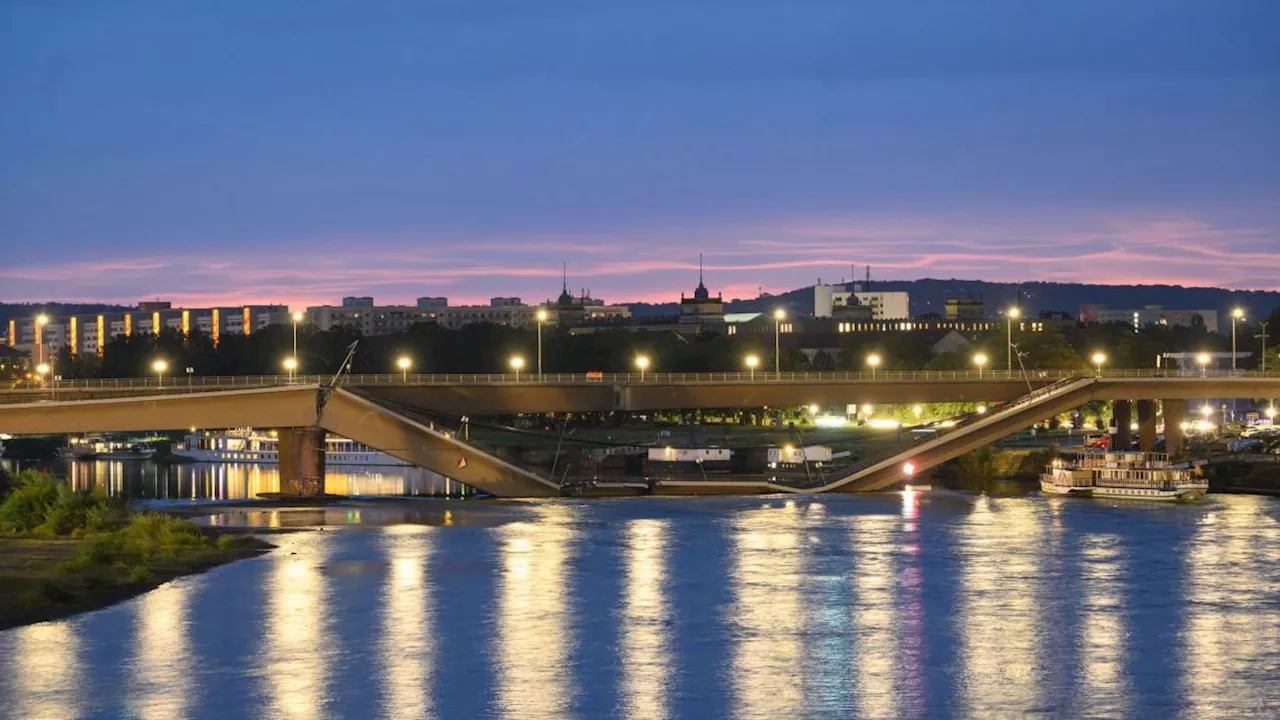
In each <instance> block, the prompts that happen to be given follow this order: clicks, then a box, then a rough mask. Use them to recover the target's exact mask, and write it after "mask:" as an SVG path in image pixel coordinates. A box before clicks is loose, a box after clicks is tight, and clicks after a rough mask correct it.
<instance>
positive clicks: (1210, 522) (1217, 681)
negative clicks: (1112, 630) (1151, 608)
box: [1171, 496, 1280, 717]
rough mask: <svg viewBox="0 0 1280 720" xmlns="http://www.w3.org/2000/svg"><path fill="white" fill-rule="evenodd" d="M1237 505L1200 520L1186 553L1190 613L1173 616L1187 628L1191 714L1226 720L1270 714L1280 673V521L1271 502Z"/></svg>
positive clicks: (1244, 500)
mask: <svg viewBox="0 0 1280 720" xmlns="http://www.w3.org/2000/svg"><path fill="white" fill-rule="evenodd" d="M1231 500H1232V507H1231V510H1230V511H1225V509H1224V508H1221V507H1219V508H1217V509H1215V510H1214V511H1211V512H1206V513H1205V514H1204V515H1203V516H1202V517H1201V518H1200V520H1199V523H1198V527H1197V530H1196V534H1195V535H1194V537H1193V538H1192V539H1191V542H1190V548H1189V549H1188V551H1187V552H1186V553H1185V558H1186V574H1187V584H1188V586H1189V589H1188V597H1187V598H1186V600H1187V606H1186V612H1185V614H1183V615H1182V616H1180V617H1179V618H1176V619H1171V621H1182V622H1183V623H1184V628H1185V630H1184V634H1183V638H1182V645H1183V657H1182V662H1181V666H1182V667H1181V675H1182V678H1183V680H1184V690H1183V693H1182V699H1183V701H1184V703H1185V707H1186V709H1187V713H1186V716H1187V717H1225V716H1227V715H1230V714H1231V713H1230V708H1232V707H1249V708H1254V709H1255V712H1258V713H1261V714H1266V711H1265V710H1264V709H1265V708H1266V707H1267V706H1268V701H1267V698H1268V697H1270V698H1271V702H1272V703H1275V702H1276V699H1275V696H1274V694H1273V693H1272V690H1271V688H1273V687H1274V683H1275V680H1276V672H1277V671H1280V599H1278V596H1277V590H1276V588H1277V587H1280V580H1277V578H1276V576H1275V568H1276V567H1277V566H1278V564H1277V558H1280V542H1278V541H1277V536H1278V535H1280V520H1278V519H1277V515H1276V506H1275V500H1274V499H1272V498H1263V497H1250V496H1237V497H1233V498H1231ZM1216 502H1219V503H1220V502H1221V500H1218V501H1216ZM1268 569H1269V570H1270V572H1269V573H1266V572H1265V570H1268ZM1271 707H1272V708H1273V709H1274V708H1275V705H1274V704H1273V705H1271ZM1261 714H1260V715H1259V716H1261Z"/></svg>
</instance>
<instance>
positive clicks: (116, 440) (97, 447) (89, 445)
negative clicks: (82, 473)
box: [58, 435, 156, 460]
mask: <svg viewBox="0 0 1280 720" xmlns="http://www.w3.org/2000/svg"><path fill="white" fill-rule="evenodd" d="M58 454H59V455H60V456H62V457H64V458H68V459H71V460H149V459H151V456H153V455H155V454H156V449H155V448H154V447H151V446H150V445H147V444H146V443H144V442H134V441H132V440H130V439H128V438H121V437H110V436H102V435H85V436H82V437H75V436H73V437H69V438H67V444H66V446H65V447H63V448H61V449H60V450H59V451H58Z"/></svg>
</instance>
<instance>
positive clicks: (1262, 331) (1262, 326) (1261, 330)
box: [1254, 320, 1269, 373]
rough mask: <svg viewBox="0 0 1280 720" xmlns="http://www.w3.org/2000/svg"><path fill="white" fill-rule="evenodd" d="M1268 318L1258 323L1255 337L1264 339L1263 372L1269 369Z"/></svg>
mask: <svg viewBox="0 0 1280 720" xmlns="http://www.w3.org/2000/svg"><path fill="white" fill-rule="evenodd" d="M1267 322H1269V321H1267V320H1263V321H1262V322H1260V323H1258V334H1257V335H1254V337H1256V338H1258V339H1259V340H1261V341H1262V372H1264V373H1265V372H1266V371H1267Z"/></svg>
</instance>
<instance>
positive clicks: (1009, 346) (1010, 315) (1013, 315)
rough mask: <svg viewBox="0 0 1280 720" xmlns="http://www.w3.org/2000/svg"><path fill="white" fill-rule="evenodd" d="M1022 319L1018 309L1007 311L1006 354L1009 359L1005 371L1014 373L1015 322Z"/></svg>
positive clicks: (1012, 308)
mask: <svg viewBox="0 0 1280 720" xmlns="http://www.w3.org/2000/svg"><path fill="white" fill-rule="evenodd" d="M1020 317H1022V310H1021V309H1019V308H1018V307H1016V306H1015V307H1011V308H1009V309H1008V310H1007V311H1005V314H1004V319H1005V322H1004V324H1005V353H1006V355H1008V359H1007V360H1006V362H1005V369H1006V370H1008V371H1009V372H1013V321H1014V320H1017V319H1018V318H1020Z"/></svg>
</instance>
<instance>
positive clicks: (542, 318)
mask: <svg viewBox="0 0 1280 720" xmlns="http://www.w3.org/2000/svg"><path fill="white" fill-rule="evenodd" d="M533 317H534V319H535V320H537V321H538V379H539V380H541V379H542V324H543V323H545V322H546V321H547V317H548V315H547V309H546V308H538V312H536V313H534V314H533Z"/></svg>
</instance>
